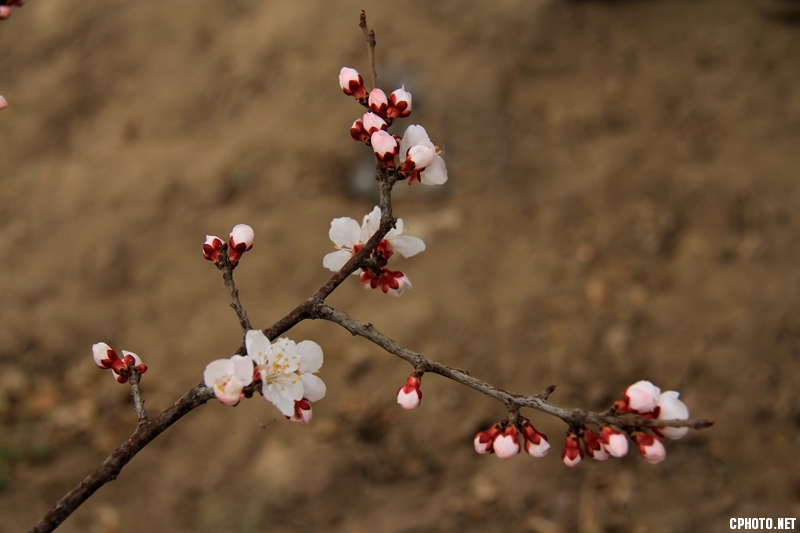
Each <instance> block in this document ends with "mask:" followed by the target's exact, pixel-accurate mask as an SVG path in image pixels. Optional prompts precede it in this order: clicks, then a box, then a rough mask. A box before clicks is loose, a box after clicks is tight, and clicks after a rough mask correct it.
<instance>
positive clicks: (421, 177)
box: [398, 124, 447, 185]
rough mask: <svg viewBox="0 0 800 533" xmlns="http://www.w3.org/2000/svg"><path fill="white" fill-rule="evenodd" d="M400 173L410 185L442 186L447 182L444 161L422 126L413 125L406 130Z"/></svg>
mask: <svg viewBox="0 0 800 533" xmlns="http://www.w3.org/2000/svg"><path fill="white" fill-rule="evenodd" d="M398 172H399V173H400V174H402V175H404V176H405V177H406V178H407V179H408V184H409V185H411V184H413V183H415V182H419V183H424V184H425V185H441V184H443V183H445V182H446V181H447V168H445V164H444V159H442V156H440V155H439V153H438V151H437V150H436V146H435V145H434V144H433V143H432V142H431V140H430V138H428V133H427V132H426V131H425V128H423V127H422V126H418V125H415V124H412V125H411V126H409V127H408V128H406V132H405V133H404V134H403V139H402V140H401V141H400V167H399V170H398Z"/></svg>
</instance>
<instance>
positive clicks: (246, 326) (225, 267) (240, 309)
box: [219, 250, 253, 333]
mask: <svg viewBox="0 0 800 533" xmlns="http://www.w3.org/2000/svg"><path fill="white" fill-rule="evenodd" d="M219 255H220V263H219V269H220V270H221V271H222V279H223V280H224V281H225V286H226V287H227V288H228V291H230V293H231V300H232V301H231V308H232V309H233V310H234V311H236V316H237V317H239V325H240V326H242V331H244V332H245V333H247V332H248V331H249V330H251V329H253V326H252V325H250V319H249V318H247V311H245V310H244V306H242V302H241V301H240V300H239V289H237V288H236V283H234V281H233V269H234V268H235V266H234V265H231V264H230V261H228V252H227V250H222V251H221V252H220V254H219Z"/></svg>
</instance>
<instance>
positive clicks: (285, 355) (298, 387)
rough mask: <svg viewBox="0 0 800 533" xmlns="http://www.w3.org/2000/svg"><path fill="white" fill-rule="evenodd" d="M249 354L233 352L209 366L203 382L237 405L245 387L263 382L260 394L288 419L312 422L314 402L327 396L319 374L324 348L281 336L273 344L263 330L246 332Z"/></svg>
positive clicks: (310, 342) (231, 403) (215, 393)
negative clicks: (228, 356) (312, 403)
mask: <svg viewBox="0 0 800 533" xmlns="http://www.w3.org/2000/svg"><path fill="white" fill-rule="evenodd" d="M245 347H246V348H247V356H241V355H234V356H232V357H231V358H230V359H218V360H216V361H212V362H211V363H209V364H208V366H206V369H205V372H204V373H203V381H204V383H205V384H206V386H207V387H210V388H211V389H212V390H213V391H214V395H215V396H216V397H217V399H218V400H219V401H221V402H222V403H224V404H226V405H236V404H238V403H239V401H240V400H241V399H242V398H244V397H245V390H244V389H245V388H246V387H247V386H248V385H250V384H253V383H255V384H258V383H260V384H261V394H262V395H263V396H264V398H265V399H266V400H267V401H269V402H271V403H272V404H273V405H274V406H275V407H277V408H278V410H279V411H280V412H281V413H282V414H283V415H284V416H285V417H286V418H288V419H289V420H291V421H293V422H302V423H308V422H310V421H311V402H315V401H317V400H321V399H322V398H323V397H324V396H325V391H326V388H325V383H324V382H323V381H322V380H321V379H320V378H319V377H318V376H317V375H316V374H317V373H318V372H319V369H320V367H321V366H322V349H321V348H320V347H319V345H318V344H317V343H315V342H312V341H302V342H299V343H295V342H294V341H292V340H290V339H286V338H280V339H278V340H276V341H275V342H274V343H270V341H269V339H268V338H267V337H266V335H264V333H263V332H262V331H261V330H255V329H253V330H250V331H248V332H247V334H246V335H245Z"/></svg>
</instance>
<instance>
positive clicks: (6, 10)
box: [0, 0, 25, 109]
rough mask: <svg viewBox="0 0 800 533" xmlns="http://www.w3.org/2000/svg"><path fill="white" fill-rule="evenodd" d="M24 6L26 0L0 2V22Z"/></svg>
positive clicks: (0, 0) (0, 107)
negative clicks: (12, 9) (14, 10)
mask: <svg viewBox="0 0 800 533" xmlns="http://www.w3.org/2000/svg"><path fill="white" fill-rule="evenodd" d="M24 4H25V0H0V20H4V19H7V18H8V17H10V16H11V8H12V7H15V6H16V7H22V6H23V5H24ZM0 109H3V107H2V105H0Z"/></svg>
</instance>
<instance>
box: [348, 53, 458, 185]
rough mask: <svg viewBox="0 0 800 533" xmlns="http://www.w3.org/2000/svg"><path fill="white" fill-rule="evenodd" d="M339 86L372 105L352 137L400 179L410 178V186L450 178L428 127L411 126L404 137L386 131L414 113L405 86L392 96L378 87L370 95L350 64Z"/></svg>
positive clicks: (429, 183)
mask: <svg viewBox="0 0 800 533" xmlns="http://www.w3.org/2000/svg"><path fill="white" fill-rule="evenodd" d="M339 86H340V87H341V88H342V91H344V93H345V94H347V95H351V96H353V97H355V98H356V99H357V100H358V101H359V102H360V103H361V104H362V105H365V106H366V107H368V108H369V111H368V112H367V113H365V114H364V116H362V117H361V118H359V119H357V120H356V121H355V122H353V125H352V126H350V136H351V137H353V139H355V140H356V141H359V142H363V143H364V144H366V145H368V146H371V147H372V150H373V152H374V153H375V157H376V158H377V159H378V160H379V161H380V162H381V163H382V164H383V167H384V168H385V169H386V170H392V171H396V173H397V175H398V176H399V177H400V178H401V179H407V180H408V184H409V185H411V184H413V183H424V184H426V185H441V184H442V183H444V182H446V181H447V169H446V168H445V164H444V159H442V156H441V155H439V150H438V149H437V148H436V146H435V145H434V144H433V143H432V142H431V140H430V138H429V137H428V134H427V132H426V131H425V128H423V127H422V126H418V125H412V126H409V127H408V128H407V129H406V132H405V133H404V134H403V136H402V137H398V136H396V135H392V134H391V133H389V132H388V131H387V130H388V128H389V126H391V125H392V123H393V122H394V121H395V120H396V119H398V118H405V117H407V116H409V115H410V114H411V93H409V92H408V91H406V90H405V87H403V88H400V89H397V90H396V91H394V92H393V93H392V94H391V95H389V97H387V96H386V93H384V92H383V90H381V89H378V88H375V89H373V90H372V91H371V92H370V93H369V96H368V97H367V90H366V88H364V80H363V79H362V77H361V75H360V74H359V73H358V72H357V71H356V70H355V69H352V68H349V67H344V68H342V70H341V72H339ZM398 156H399V160H398Z"/></svg>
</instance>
